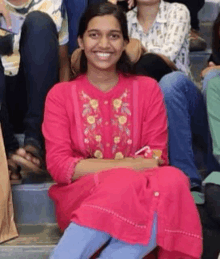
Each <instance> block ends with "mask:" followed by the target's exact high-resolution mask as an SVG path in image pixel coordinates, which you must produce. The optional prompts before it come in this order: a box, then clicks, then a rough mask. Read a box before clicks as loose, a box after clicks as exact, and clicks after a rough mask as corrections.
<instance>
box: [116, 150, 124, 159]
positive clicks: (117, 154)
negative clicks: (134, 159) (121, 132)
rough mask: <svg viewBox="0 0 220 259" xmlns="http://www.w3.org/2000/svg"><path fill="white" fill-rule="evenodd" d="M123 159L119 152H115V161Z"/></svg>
mask: <svg viewBox="0 0 220 259" xmlns="http://www.w3.org/2000/svg"><path fill="white" fill-rule="evenodd" d="M123 158H124V155H123V154H122V153H121V152H117V153H116V154H115V159H123Z"/></svg>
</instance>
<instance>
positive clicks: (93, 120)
mask: <svg viewBox="0 0 220 259" xmlns="http://www.w3.org/2000/svg"><path fill="white" fill-rule="evenodd" d="M87 122H88V123H89V124H94V123H95V117H94V116H88V117H87Z"/></svg>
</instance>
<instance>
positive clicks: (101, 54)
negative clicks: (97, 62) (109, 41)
mask: <svg viewBox="0 0 220 259" xmlns="http://www.w3.org/2000/svg"><path fill="white" fill-rule="evenodd" d="M97 55H98V56H99V57H103V58H107V57H109V56H110V53H103V52H97Z"/></svg>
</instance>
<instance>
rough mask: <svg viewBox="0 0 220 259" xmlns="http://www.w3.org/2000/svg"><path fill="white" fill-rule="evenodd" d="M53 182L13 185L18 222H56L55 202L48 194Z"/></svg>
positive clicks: (36, 223)
mask: <svg viewBox="0 0 220 259" xmlns="http://www.w3.org/2000/svg"><path fill="white" fill-rule="evenodd" d="M51 184H52V183H39V184H33V183H32V184H21V185H14V186H13V187H12V195H13V196H12V197H13V204H14V213H15V222H16V223H18V224H33V225H38V224H46V223H55V222H56V219H55V212H54V204H53V201H52V200H51V199H50V198H49V196H48V189H49V187H50V186H51Z"/></svg>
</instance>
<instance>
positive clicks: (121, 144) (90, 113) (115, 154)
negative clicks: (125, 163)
mask: <svg viewBox="0 0 220 259" xmlns="http://www.w3.org/2000/svg"><path fill="white" fill-rule="evenodd" d="M79 96H80V100H81V106H82V120H83V130H84V132H83V133H84V144H85V147H86V149H87V151H88V153H89V155H90V156H91V157H96V158H99V159H101V158H103V157H104V156H105V154H104V153H105V148H104V146H106V147H107V145H104V144H106V143H105V140H104V139H105V138H104V136H105V134H107V133H106V132H105V130H104V122H105V114H104V111H102V108H101V107H100V106H101V104H100V100H97V99H94V98H92V97H91V96H89V95H88V94H87V93H86V92H85V91H81V92H80V93H79ZM130 107H131V95H130V90H128V89H125V90H124V92H123V93H120V95H119V97H117V98H114V97H113V98H112V99H111V100H110V102H109V109H110V110H111V111H110V112H111V126H113V130H112V136H111V146H112V148H111V153H112V156H111V157H112V158H115V159H122V158H124V157H126V156H128V155H129V154H130V152H131V147H132V143H133V141H132V136H131V117H132V112H131V108H130ZM109 127H110V125H109ZM109 146H110V143H109Z"/></svg>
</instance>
